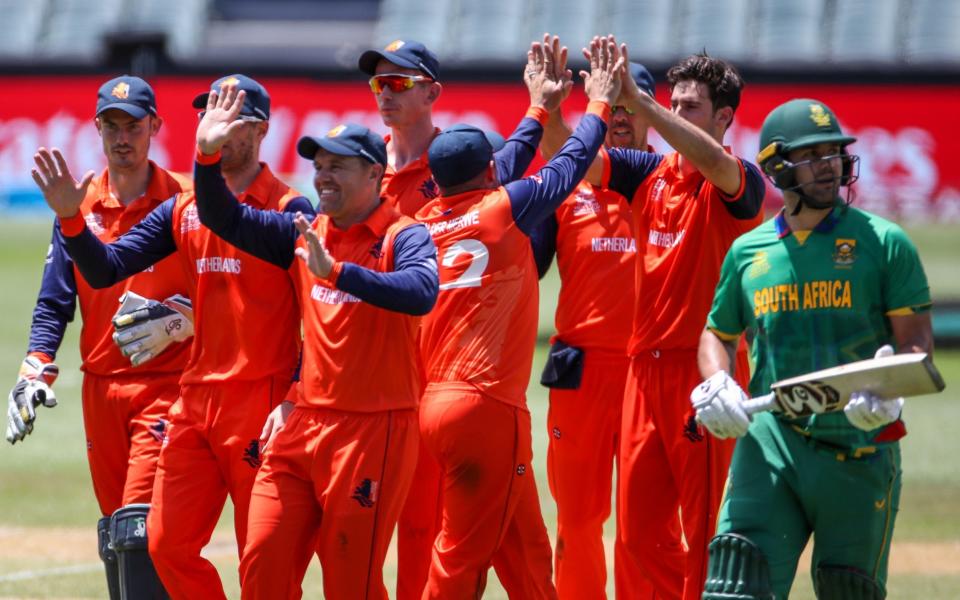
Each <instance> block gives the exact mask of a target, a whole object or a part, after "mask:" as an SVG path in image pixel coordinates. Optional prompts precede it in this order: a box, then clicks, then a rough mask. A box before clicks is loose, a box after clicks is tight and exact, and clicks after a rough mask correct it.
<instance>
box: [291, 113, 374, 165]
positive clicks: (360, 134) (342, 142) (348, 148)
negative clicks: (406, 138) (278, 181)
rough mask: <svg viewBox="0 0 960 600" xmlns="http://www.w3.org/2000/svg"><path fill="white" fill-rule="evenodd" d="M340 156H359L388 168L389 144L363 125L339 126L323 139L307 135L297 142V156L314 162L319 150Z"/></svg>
mask: <svg viewBox="0 0 960 600" xmlns="http://www.w3.org/2000/svg"><path fill="white" fill-rule="evenodd" d="M320 148H323V149H324V150H326V151H327V152H332V153H334V154H339V155H340V156H359V157H361V158H364V159H366V160H368V161H370V162H371V163H375V164H378V165H382V166H384V167H386V166H387V144H386V143H385V142H384V141H383V138H382V137H380V136H379V135H377V134H375V133H374V132H372V131H370V130H369V129H367V128H366V127H364V126H363V125H356V124H354V123H347V124H346V125H337V126H336V127H334V128H333V129H331V130H330V131H328V132H327V135H325V136H323V137H313V136H309V135H305V136H303V137H302V138H300V140H299V141H298V142H297V154H299V155H300V156H302V157H304V158H306V159H308V160H313V159H314V157H315V156H316V155H317V150H319V149H320Z"/></svg>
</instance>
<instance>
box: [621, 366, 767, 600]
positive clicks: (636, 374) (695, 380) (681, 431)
mask: <svg viewBox="0 0 960 600" xmlns="http://www.w3.org/2000/svg"><path fill="white" fill-rule="evenodd" d="M749 374H750V369H749V365H748V363H747V357H746V353H745V352H738V353H737V363H736V379H737V381H738V382H739V383H740V385H741V386H742V387H743V388H744V389H746V381H747V380H748V379H749ZM702 380H703V378H702V377H700V371H699V369H698V368H697V352H696V350H660V351H646V352H643V353H641V354H640V355H638V356H636V357H634V358H633V361H632V362H631V364H630V372H629V375H628V376H627V389H626V394H625V400H624V405H623V425H622V429H621V437H620V494H619V502H618V505H619V507H620V536H621V539H622V541H623V543H624V548H625V552H624V553H623V559H624V561H625V562H627V561H629V563H630V567H631V569H639V570H640V571H641V572H642V573H643V574H644V575H645V576H646V577H647V579H649V580H650V582H651V583H652V584H653V586H654V588H655V589H656V591H657V594H659V595H658V596H657V597H659V598H664V599H675V598H684V599H685V600H699V598H700V596H701V594H702V593H703V583H704V580H705V579H706V568H707V544H708V543H709V542H710V538H711V537H712V536H713V534H714V530H715V529H716V523H717V513H718V510H719V508H720V500H721V498H722V496H723V488H724V485H725V483H726V479H727V470H728V468H729V466H730V458H731V455H732V454H733V447H734V444H735V442H736V441H735V440H718V439H717V438H715V437H713V436H712V435H710V434H709V433H708V432H707V431H706V430H705V429H703V428H702V427H699V426H698V425H697V424H696V422H695V421H694V420H693V418H694V411H693V408H692V407H691V405H690V391H691V390H693V388H694V387H696V386H697V385H699V384H700V382H701V381H702ZM678 506H679V509H680V521H681V524H682V527H683V539H684V540H685V541H686V548H684V547H683V544H682V542H681V539H680V537H679V536H678V535H677V532H676V528H675V527H673V526H672V525H671V524H672V523H674V522H675V519H676V514H677V508H678ZM622 597H623V598H651V597H652V596H651V595H649V594H647V592H646V591H645V590H643V591H642V592H641V593H634V592H631V593H625V594H623V596H622Z"/></svg>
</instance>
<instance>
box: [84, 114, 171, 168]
mask: <svg viewBox="0 0 960 600" xmlns="http://www.w3.org/2000/svg"><path fill="white" fill-rule="evenodd" d="M95 123H96V125H97V131H98V132H99V133H100V140H101V142H102V144H103V154H104V156H106V157H107V164H108V165H109V167H110V168H111V169H135V168H137V167H140V166H141V165H143V164H144V163H145V162H146V161H147V155H148V154H149V151H150V138H152V137H153V136H155V135H156V134H157V132H158V131H160V126H161V125H162V123H163V121H162V120H161V119H160V118H159V117H154V116H146V117H144V118H142V119H134V118H133V117H132V116H130V115H129V114H127V113H126V112H124V111H122V110H120V109H117V108H111V109H107V110H105V111H103V112H102V113H100V115H99V116H98V117H97V118H96V120H95Z"/></svg>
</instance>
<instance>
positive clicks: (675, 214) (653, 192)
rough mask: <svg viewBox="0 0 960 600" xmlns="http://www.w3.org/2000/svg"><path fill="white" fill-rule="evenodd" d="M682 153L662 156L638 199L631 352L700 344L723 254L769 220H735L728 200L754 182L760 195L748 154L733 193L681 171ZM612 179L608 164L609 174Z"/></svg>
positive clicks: (696, 173)
mask: <svg viewBox="0 0 960 600" xmlns="http://www.w3.org/2000/svg"><path fill="white" fill-rule="evenodd" d="M602 155H603V156H604V160H607V161H609V157H608V155H606V154H605V153H604V154H602ZM679 158H680V155H679V154H678V153H676V152H674V153H671V154H668V155H666V156H664V158H663V160H662V161H661V162H660V164H659V165H657V167H656V169H654V170H653V172H651V173H650V174H649V175H648V176H647V177H646V178H645V179H644V180H643V183H642V184H641V185H640V187H639V188H638V189H637V191H636V193H635V195H634V197H633V203H632V207H631V208H632V210H633V231H634V235H635V236H636V239H637V247H638V251H639V252H640V255H639V256H638V258H637V261H636V265H637V266H636V286H637V287H636V290H637V293H636V305H635V308H634V320H633V336H632V337H631V338H630V346H629V353H630V355H631V356H635V355H637V354H639V353H640V352H642V351H644V350H654V349H662V350H678V349H688V350H695V349H696V348H697V346H698V344H699V342H700V334H701V333H702V332H703V328H704V326H705V325H706V321H707V313H708V312H709V310H710V305H711V303H712V302H713V292H714V289H715V288H716V286H717V280H718V279H719V277H720V265H721V264H722V262H723V257H724V256H725V255H726V253H727V250H728V249H729V248H730V244H732V243H733V240H735V239H736V238H737V237H739V236H740V235H741V234H742V233H745V232H747V231H749V230H750V229H753V228H754V227H756V226H757V225H759V224H760V223H761V222H762V221H763V215H762V213H758V214H757V215H756V216H755V217H753V218H750V219H737V218H735V217H734V216H733V215H732V214H731V213H730V211H729V210H728V209H727V207H726V206H724V203H725V202H731V201H734V200H736V199H738V198H740V197H741V196H743V195H744V194H745V193H747V192H748V189H747V188H748V184H749V185H750V186H751V187H755V186H757V185H759V186H761V188H760V189H759V190H757V189H750V190H749V192H750V193H761V194H762V186H763V185H764V184H763V180H762V178H758V179H759V184H758V183H757V181H755V180H753V179H751V178H749V177H748V176H747V173H746V170H745V168H744V165H743V161H742V160H741V161H740V189H739V190H738V191H737V193H736V194H733V196H727V195H726V194H724V193H723V192H722V191H720V190H719V189H717V187H716V186H714V185H713V184H712V183H710V182H709V181H707V179H706V178H705V177H704V176H703V175H702V174H701V173H700V172H699V171H693V172H692V173H686V174H685V173H683V172H681V170H680V165H679ZM608 166H609V163H608ZM608 178H609V168H605V169H604V179H605V180H607V179H608ZM604 183H605V184H606V183H608V181H604Z"/></svg>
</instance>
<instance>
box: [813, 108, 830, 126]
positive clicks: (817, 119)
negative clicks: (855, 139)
mask: <svg viewBox="0 0 960 600" xmlns="http://www.w3.org/2000/svg"><path fill="white" fill-rule="evenodd" d="M810 120H811V121H813V124H814V125H816V126H817V127H830V113H828V112H827V111H826V109H824V108H823V105H822V104H811V105H810Z"/></svg>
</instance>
